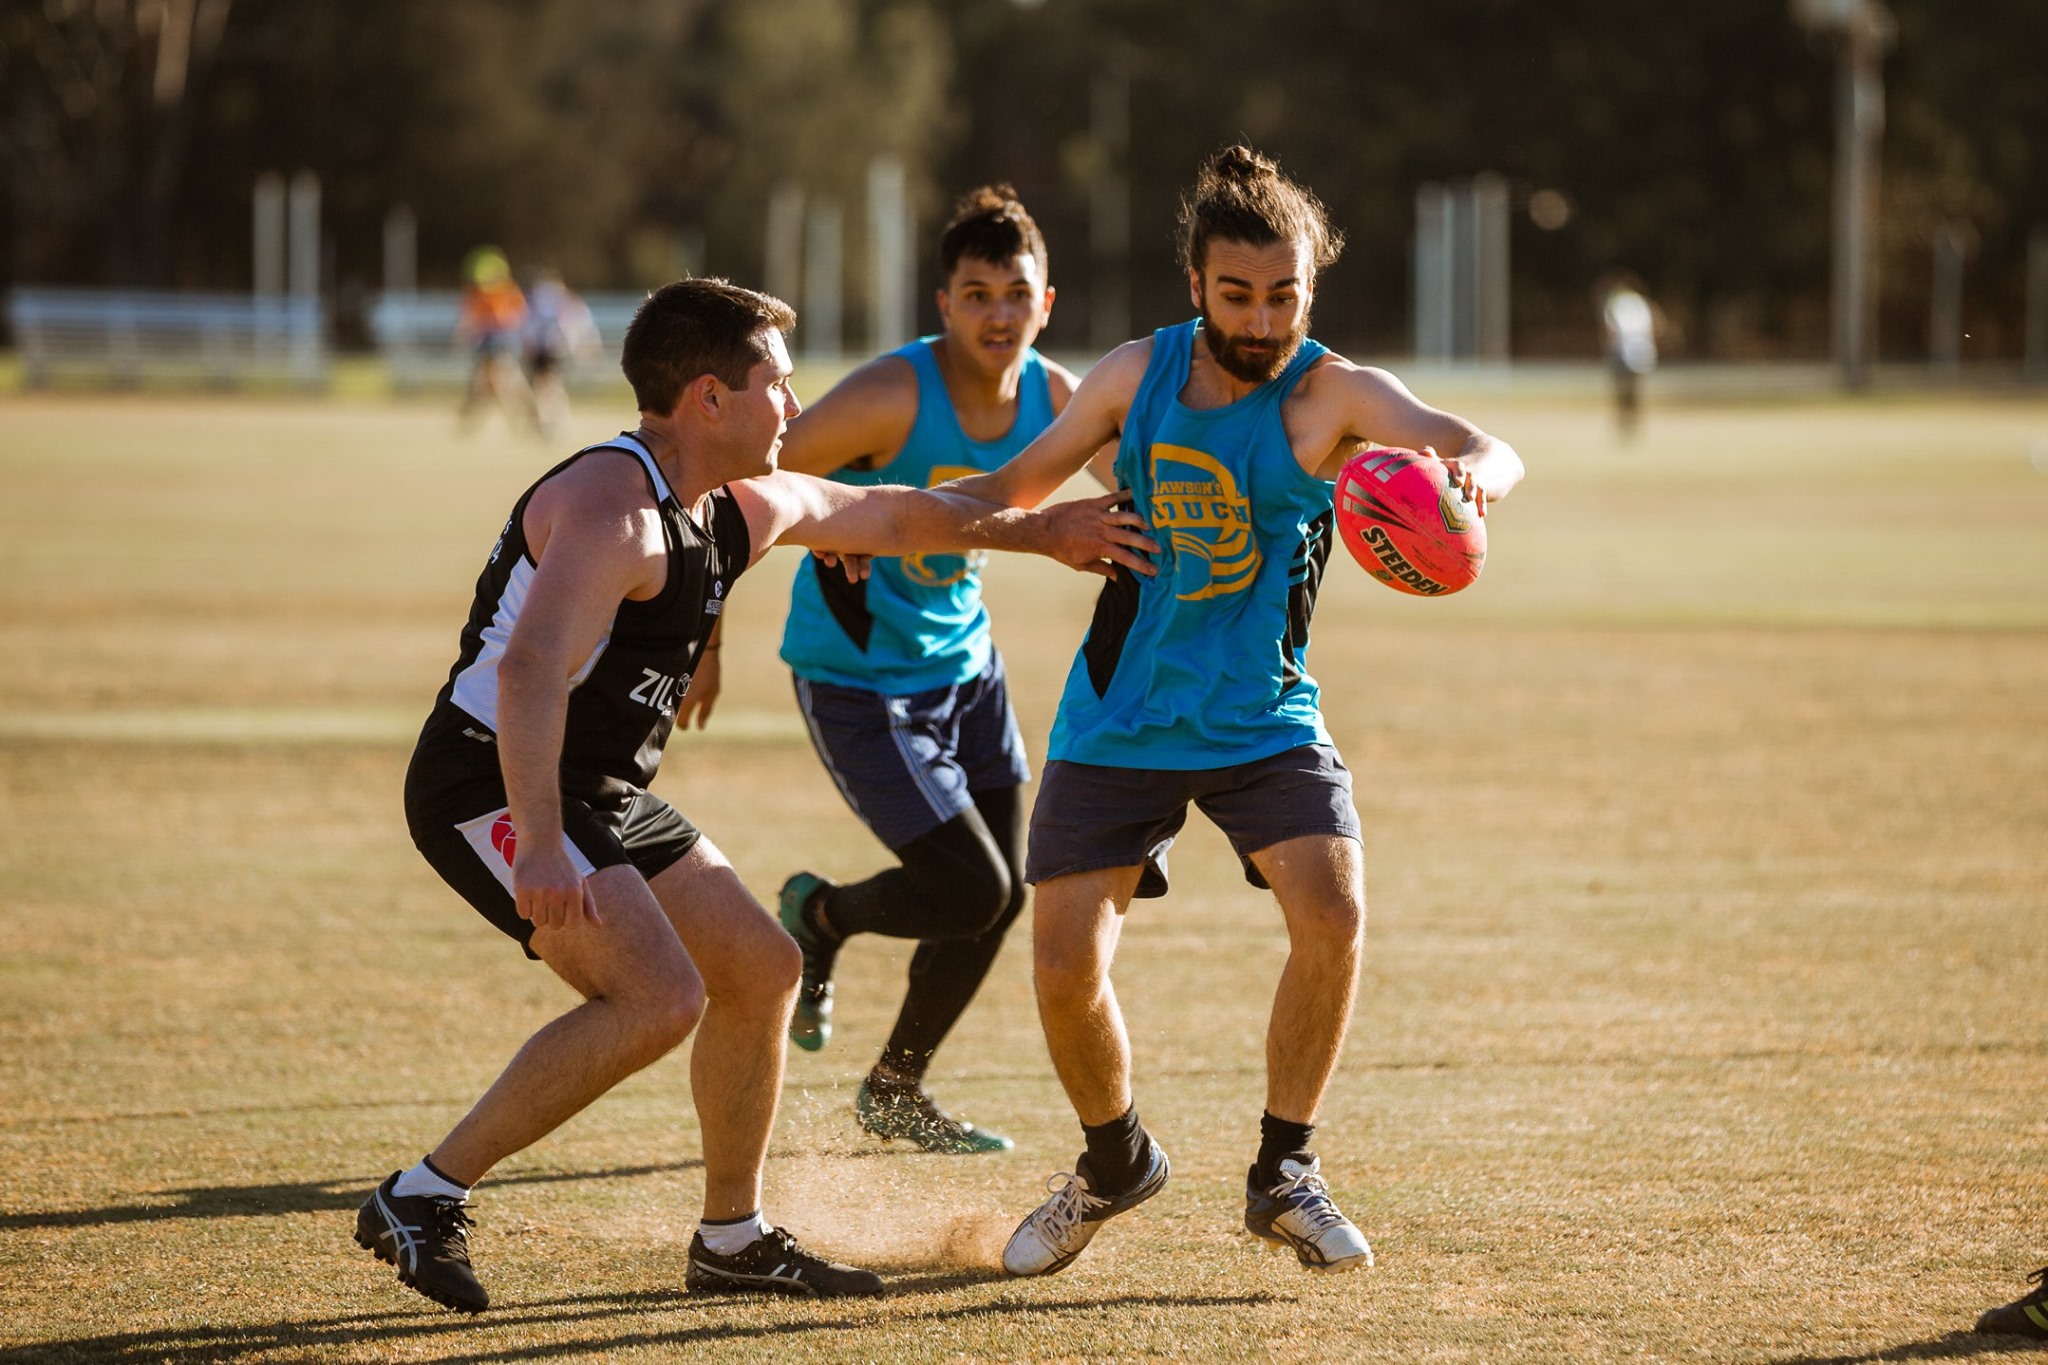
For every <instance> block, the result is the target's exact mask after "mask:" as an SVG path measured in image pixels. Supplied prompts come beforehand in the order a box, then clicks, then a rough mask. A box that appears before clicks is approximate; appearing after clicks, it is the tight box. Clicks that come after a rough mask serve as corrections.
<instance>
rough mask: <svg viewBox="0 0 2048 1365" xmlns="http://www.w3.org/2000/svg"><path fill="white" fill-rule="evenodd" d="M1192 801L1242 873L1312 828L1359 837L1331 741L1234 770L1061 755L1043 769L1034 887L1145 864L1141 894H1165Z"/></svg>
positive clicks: (1027, 874) (1345, 773)
mask: <svg viewBox="0 0 2048 1365" xmlns="http://www.w3.org/2000/svg"><path fill="white" fill-rule="evenodd" d="M1190 801H1192V802H1194V804H1195V805H1196V806H1198V807H1199V808H1200V809H1201V812H1202V814H1204V815H1206V816H1208V817H1209V819H1210V820H1211V821H1212V822H1214V824H1215V825H1216V828H1218V829H1220V830H1222V831H1223V833H1224V835H1225V836H1226V837H1227V838H1229V840H1230V846H1231V847H1232V848H1234V849H1236V850H1237V856H1238V860H1239V861H1240V862H1242V863H1243V864H1244V879H1245V880H1246V881H1248V882H1250V883H1251V884H1252V885H1253V886H1256V887H1258V888H1260V889H1261V890H1265V889H1268V888H1267V886H1266V879H1265V878H1264V877H1262V876H1260V875H1259V870H1258V869H1257V868H1256V867H1254V866H1252V860H1251V855H1252V854H1254V853H1257V852H1258V851H1259V850H1260V849H1262V848H1271V847H1272V846H1273V845H1274V844H1278V843H1284V842H1286V841H1287V840H1289V839H1299V838H1301V837H1303V836H1304V835H1310V834H1332V835H1337V836H1339V837H1342V838H1346V839H1357V838H1358V837H1359V829H1358V808H1357V807H1356V806H1354V805H1353V804H1352V801H1351V770H1350V769H1349V768H1346V767H1345V766H1344V760H1343V759H1341V758H1339V757H1337V751H1336V750H1335V749H1334V748H1332V747H1330V746H1329V745H1327V744H1304V745H1302V746H1301V747H1300V748H1298V749H1289V750H1287V751H1286V752H1284V753H1278V754H1275V755H1273V756H1272V757H1271V758H1261V759H1255V760H1253V761H1252V762H1250V763H1239V764H1236V765H1234V766H1232V767H1228V768H1198V769H1194V770H1191V771H1179V770H1173V769H1160V768H1108V767H1100V766H1097V765H1095V764H1092V763H1068V762H1064V761H1056V762H1052V763H1048V764H1046V765H1045V771H1044V772H1043V773H1041V774H1040V775H1039V781H1038V801H1037V803H1036V804H1035V805H1034V806H1033V807H1032V808H1031V849H1030V852H1029V854H1028V855H1027V856H1026V859H1025V863H1024V880H1025V881H1027V882H1029V883H1031V884H1032V885H1034V886H1036V885H1037V884H1038V883H1040V882H1048V881H1051V880H1052V879H1053V878H1055V877H1065V876H1069V875H1071V874H1073V873H1076V872H1095V871H1099V870H1101V869H1103V868H1109V867H1142V868H1143V869H1144V871H1143V872H1141V873H1140V874H1139V877H1138V890H1137V895H1138V896H1139V897H1140V898H1143V897H1148V896H1163V895H1165V894H1166V853H1167V850H1168V849H1170V848H1172V847H1173V839H1174V836H1175V835H1177V834H1179V833H1180V828H1181V826H1182V825H1184V824H1186V823H1187V818H1188V803H1189V802H1190Z"/></svg>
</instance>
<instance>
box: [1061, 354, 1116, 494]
mask: <svg viewBox="0 0 2048 1365" xmlns="http://www.w3.org/2000/svg"><path fill="white" fill-rule="evenodd" d="M1043 364H1044V365H1045V387H1046V395H1047V397H1049V398H1051V399H1052V415H1053V416H1054V417H1058V416H1059V415H1060V414H1061V413H1063V412H1065V411H1066V410H1067V401H1068V400H1069V399H1071V398H1072V397H1073V396H1074V391H1075V390H1076V389H1078V388H1080V386H1081V381H1080V379H1079V378H1078V377H1076V376H1075V374H1074V372H1073V371H1072V370H1070V369H1068V368H1067V367H1066V366H1064V365H1062V364H1059V363H1058V362H1057V361H1053V360H1045V361H1043ZM1116 446H1117V443H1116V441H1115V439H1114V438H1112V439H1111V440H1108V441H1105V442H1103V444H1102V445H1101V446H1100V447H1099V448H1098V449H1097V450H1096V452H1095V453H1094V454H1093V455H1090V456H1089V457H1088V472H1089V474H1091V475H1093V476H1094V479H1095V482H1097V483H1099V484H1101V485H1102V486H1103V487H1104V488H1115V487H1116Z"/></svg>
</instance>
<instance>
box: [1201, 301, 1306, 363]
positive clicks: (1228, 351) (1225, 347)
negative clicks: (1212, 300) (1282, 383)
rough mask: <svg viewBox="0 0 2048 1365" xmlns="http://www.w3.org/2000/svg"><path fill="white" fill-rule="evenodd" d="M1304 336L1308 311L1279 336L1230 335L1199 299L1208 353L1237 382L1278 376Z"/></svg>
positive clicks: (1206, 302)
mask: <svg viewBox="0 0 2048 1365" xmlns="http://www.w3.org/2000/svg"><path fill="white" fill-rule="evenodd" d="M1307 336H1308V314H1307V313H1305V312H1304V313H1303V314H1302V315H1301V317H1300V318H1299V319H1298V320H1297V321H1296V322H1295V324H1294V326H1293V327H1292V328H1291V329H1289V330H1288V331H1287V332H1286V333H1285V334H1284V335H1281V336H1265V337H1254V336H1252V335H1250V334H1249V333H1244V334H1239V335H1232V334H1231V333H1229V332H1226V331H1224V330H1223V327H1222V325H1221V324H1220V323H1218V322H1217V321H1216V319H1215V318H1214V317H1213V316H1212V315H1211V314H1210V312H1209V303H1208V300H1207V298H1204V299H1203V301H1202V338H1203V340H1205V341H1207V342H1208V343H1209V354H1210V355H1211V356H1212V357H1214V358H1215V361H1216V363H1217V364H1218V365H1220V366H1222V367H1223V372H1224V373H1225V374H1227V375H1229V376H1230V377H1231V378H1232V379H1235V380H1237V381H1239V382H1240V383H1244V384H1263V383H1265V382H1266V381H1267V380H1269V379H1273V378H1276V377H1278V375H1279V374H1280V372H1281V371H1282V370H1284V369H1286V368H1287V362H1288V361H1290V360H1292V359H1294V353H1295V352H1296V351H1299V350H1300V349H1301V343H1302V341H1303V339H1304V338H1306V337H1307Z"/></svg>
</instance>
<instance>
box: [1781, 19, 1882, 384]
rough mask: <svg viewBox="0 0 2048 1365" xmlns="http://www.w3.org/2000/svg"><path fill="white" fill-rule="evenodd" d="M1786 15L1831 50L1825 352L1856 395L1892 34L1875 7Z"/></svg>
mask: <svg viewBox="0 0 2048 1365" xmlns="http://www.w3.org/2000/svg"><path fill="white" fill-rule="evenodd" d="M1792 13H1793V16H1794V17H1795V18H1796V19H1798V20H1799V22H1800V23H1802V24H1804V25H1805V26H1806V27H1807V28H1809V29H1811V30H1813V31H1814V32H1816V33H1822V34H1826V35H1827V36H1828V37H1829V38H1830V39H1831V40H1832V41H1833V43H1834V47H1835V60H1836V63H1837V64H1836V67H1835V193H1834V202H1835V208H1834V219H1835V230H1834V239H1835V247H1834V284H1833V290H1832V301H1831V312H1832V328H1831V331H1832V333H1833V341H1832V345H1833V351H1834V361H1835V369H1836V372H1837V373H1838V374H1839V375H1840V377H1841V381H1842V385H1843V387H1844V388H1849V389H1860V388H1863V387H1864V386H1865V385H1867V384H1868V383H1869V382H1870V364H1871V360H1872V358H1873V353H1874V351H1875V350H1876V346H1875V344H1874V343H1875V334H1876V326H1875V324H1876V318H1877V313H1876V309H1875V307H1874V306H1873V302H1874V295H1875V283H1876V270H1875V268H1874V266H1873V264H1872V260H1871V245H1872V239H1873V237H1874V236H1875V233H1874V231H1873V220H1874V219H1875V217H1876V213H1877V179H1878V143H1879V139H1880V138H1881V137H1882V136H1883V134H1884V74H1883V64H1884V54H1885V49H1887V48H1888V47H1890V46H1891V42H1892V36H1893V34H1894V33H1895V32H1896V26H1895V25H1894V24H1893V22H1892V16H1891V11H1890V10H1888V9H1886V8H1885V6H1884V3H1883V0H1792Z"/></svg>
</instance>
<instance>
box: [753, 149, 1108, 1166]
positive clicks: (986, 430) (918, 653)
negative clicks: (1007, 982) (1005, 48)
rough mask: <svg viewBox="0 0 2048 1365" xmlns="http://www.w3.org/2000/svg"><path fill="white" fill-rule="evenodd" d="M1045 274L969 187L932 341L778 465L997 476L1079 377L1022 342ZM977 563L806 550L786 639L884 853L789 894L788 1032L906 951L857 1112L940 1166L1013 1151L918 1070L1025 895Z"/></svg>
mask: <svg viewBox="0 0 2048 1365" xmlns="http://www.w3.org/2000/svg"><path fill="white" fill-rule="evenodd" d="M1046 265H1047V254H1046V249H1045V238H1044V237H1043V236H1042V235H1041V234H1040V232H1039V230H1038V225H1037V224H1036V223H1035V222H1033V221H1032V218H1031V215H1030V214H1029V213H1028V212H1026V210H1025V208H1024V205H1023V204H1022V203H1020V202H1018V199H1017V196H1016V192H1015V191H1014V190H1012V189H1011V188H1010V187H1009V186H1008V185H985V186H982V187H980V188H978V189H975V190H973V191H971V192H969V193H968V194H966V195H965V196H963V197H962V198H961V199H960V201H959V202H958V204H957V205H956V206H955V210H954V214H953V218H952V221H951V222H949V223H948V224H947V225H946V227H945V229H944V231H943V232H942V233H941V235H940V239H939V269H940V273H941V278H942V280H943V283H942V284H941V286H940V288H939V290H938V308H939V317H940V320H941V323H942V328H941V331H940V333H939V334H938V335H937V336H928V337H923V338H920V339H919V340H916V341H913V342H911V343H910V344H908V345H906V346H903V347H901V348H899V349H898V350H895V351H892V352H890V353H889V354H888V355H885V356H882V357H880V358H879V359H876V360H873V361H870V362H869V363H868V364H866V365H864V366H862V367H861V368H859V369H857V370H855V371H854V372H853V373H852V374H850V375H848V376H847V377H846V378H845V379H844V380H842V381H841V382H840V383H839V384H838V385H837V386H835V387H834V388H833V389H832V391H831V392H830V393H828V394H826V395H825V396H824V398H822V399H820V400H819V401H818V402H817V403H816V404H815V405H813V406H812V407H811V408H810V409H809V410H807V411H806V412H804V413H803V415H802V416H800V417H798V418H797V419H796V420H795V421H794V422H792V423H791V424H790V429H789V435H788V437H787V438H786V439H785V440H784V441H783V446H782V464H783V467H784V468H786V469H795V470H801V471H803V472H805V473H809V474H817V475H820V476H822V477H827V478H830V479H833V480H835V481H837V482H840V483H844V484H849V485H852V486H855V487H862V486H871V485H876V484H907V485H909V486H912V487H918V488H922V487H927V486H931V485H936V484H941V483H944V482H946V481H947V480H949V479H956V478H960V477H962V476H965V475H969V474H979V473H982V472H985V471H987V470H991V469H996V468H999V467H1001V465H1002V464H1003V463H1004V461H1006V460H1008V459H1010V458H1011V457H1012V456H1014V455H1016V453H1017V452H1018V451H1020V450H1022V449H1023V448H1024V447H1025V446H1027V445H1029V444H1030V443H1031V441H1032V440H1033V439H1034V438H1035V437H1037V436H1038V434H1039V433H1040V432H1042V431H1044V430H1045V428H1046V427H1047V426H1048V425H1050V424H1051V422H1052V420H1053V418H1054V417H1055V416H1057V415H1058V413H1059V412H1060V410H1061V409H1062V408H1064V407H1065V406H1066V404H1067V399H1068V398H1069V397H1071V396H1072V394H1073V392H1074V388H1075V385H1076V383H1077V381H1076V380H1075V378H1074V376H1073V375H1072V374H1071V373H1069V372H1068V371H1067V370H1066V369H1064V368H1062V367H1061V366H1059V365H1058V364H1055V363H1053V362H1052V361H1049V360H1047V359H1045V358H1044V357H1043V356H1041V355H1039V353H1038V352H1037V350H1035V349H1034V348H1033V344H1032V343H1033V342H1034V341H1036V340H1037V338H1038V334H1039V332H1040V330H1041V329H1043V328H1044V326H1045V324H1046V321H1047V319H1048V318H1049V317H1050V316H1051V314H1052V305H1053V289H1052V286H1051V285H1050V284H1049V283H1047V279H1046ZM1105 467H1106V463H1105ZM985 559H986V556H985V555H967V556H960V555H912V556H909V557H907V558H899V559H878V560H875V561H873V563H872V564H871V565H870V566H869V573H868V576H867V577H866V578H864V579H862V580H861V581H859V582H849V581H848V579H847V578H846V576H845V575H843V574H842V573H840V572H839V571H838V570H837V569H836V568H834V567H832V566H830V565H828V564H827V563H826V562H825V561H823V560H821V559H815V558H814V559H811V560H809V561H807V562H805V563H804V564H802V565H800V566H799V567H798V569H797V574H796V581H795V583H794V584H793V585H792V591H791V600H790V609H789V619H788V622H787V625H786V626H785V628H784V634H783V639H782V658H783V661H784V662H785V663H787V664H788V665H789V666H790V670H791V672H792V674H793V677H794V681H795V686H796V699H797V705H798V708H799V709H800V710H801V711H802V712H803V716H804V721H805V723H806V725H807V726H808V727H809V730H810V735H811V743H812V745H813V746H814V747H815V748H816V750H817V753H818V757H819V759H820V760H821V761H822V762H823V763H824V765H825V769H826V771H827V772H828V773H830V774H831V776H832V779H833V781H834V782H835V783H836V784H837V785H838V788H839V792H840V795H842V796H843V797H845V799H846V803H847V805H849V806H850V807H852V809H853V812H854V814H855V815H857V816H859V817H860V819H861V821H862V822H863V823H864V824H866V825H867V827H868V828H869V830H871V831H872V832H873V833H874V835H875V837H876V838H877V839H878V840H880V841H881V843H882V844H883V846H884V847H885V848H887V849H888V850H889V851H890V852H891V853H892V854H894V855H895V858H896V860H897V863H896V865H895V866H893V867H889V868H885V869H883V870H882V871H880V872H877V873H875V874H874V875H872V876H869V877H865V878H863V879H861V880H859V881H855V882H850V883H847V884H846V885H843V886H841V885H835V884H833V883H832V882H829V881H827V880H825V879H824V878H822V877H819V876H817V875H815V874H814V873H810V872H799V873H797V874H796V875H795V876H792V877H791V878H790V879H789V880H788V881H787V882H786V883H785V884H784V885H783V888H782V894H781V913H782V923H783V927H784V928H786V929H787V930H789V932H790V935H791V936H792V937H794V938H795V939H796V941H797V943H798V944H799V945H800V946H801V947H802V948H803V951H804V977H803V987H802V989H801V990H800V991H799V993H798V995H797V1004H796V1013H795V1016H794V1017H793V1019H792V1020H791V1023H790V1037H791V1039H792V1040H794V1041H795V1043H796V1044H797V1046H798V1047H801V1048H805V1049H808V1050H810V1051H813V1052H815V1051H817V1050H818V1049H820V1048H822V1047H824V1045H825V1043H826V1040H827V1039H829V1038H830V1037H831V1036H832V1003H833V988H832V972H833V967H834V963H835V961H836V959H837V956H838V953H839V950H840V948H841V946H842V945H844V944H845V943H846V941H847V940H848V939H849V938H852V937H853V936H855V935H857V934H880V935H883V936H885V937H889V938H909V939H916V940H918V946H917V951H916V953H915V954H914V955H913V956H912V958H911V962H910V980H909V985H908V988H907V990H906V991H905V993H904V997H903V1003H902V1007H901V1009H900V1010H899V1011H898V1013H897V1016H896V1023H895V1027H894V1029H893V1030H892V1032H891V1033H890V1035H889V1039H888V1043H887V1044H886V1046H885V1047H884V1048H883V1051H882V1055H881V1058H880V1059H879V1060H878V1061H877V1062H876V1063H875V1065H874V1066H873V1068H872V1069H870V1070H869V1072H868V1073H867V1076H866V1078H865V1079H864V1080H862V1082H861V1084H860V1088H859V1090H858V1091H857V1092H856V1094H855V1097H854V1114H855V1117H856V1119H857V1121H858V1122H859V1124H860V1126H861V1127H862V1128H863V1129H865V1130H866V1131H867V1132H869V1133H871V1134H873V1135H875V1136H877V1137H880V1138H883V1139H885V1140H888V1139H902V1140H905V1141H908V1142H910V1143H912V1144H914V1145H916V1146H918V1147H920V1148H923V1149H924V1150H925V1151H928V1152H941V1153H947V1154H953V1155H967V1154H971V1153H977V1152H1001V1151H1008V1150H1009V1148H1010V1146H1011V1143H1010V1139H1009V1138H1007V1137H1004V1136H1002V1135H1001V1134H999V1133H994V1132H990V1131H988V1130H987V1129H983V1128H977V1127H976V1126H975V1125H973V1124H971V1123H966V1122H963V1121H961V1120H960V1119H958V1118H955V1117H954V1116H953V1115H951V1114H948V1113H946V1112H945V1111H944V1110H943V1109H941V1108H940V1107H939V1105H938V1103H937V1101H936V1100H934V1099H933V1098H932V1096H931V1094H930V1093H929V1092H928V1091H927V1090H926V1089H925V1085H924V1079H925V1074H926V1072H927V1070H928V1069H929V1067H930V1066H931V1062H932V1056H933V1054H934V1053H935V1052H936V1051H937V1050H938V1047H939V1045H940V1043H942V1042H944V1041H945V1038H946V1035H947V1034H948V1033H949V1032H951V1030H952V1028H953V1025H954V1024H955V1022H957V1021H958V1020H959V1018H960V1016H961V1015H962V1013H964V1012H965V1010H966V1009H967V1006H968V1003H969V1002H970V1001H972V1000H973V999H974V995H975V992H976V991H977V990H978V989H979V988H980V986H981V983H982V981H983V980H984V979H985V978H986V977H987V976H988V973H989V969H990V968H991V967H992V966H993V965H994V964H995V960H996V954H997V952H998V950H999V949H1000V948H1001V947H1002V942H1003V936H1004V934H1005V933H1006V932H1007V931H1008V929H1009V927H1010V925H1011V923H1012V922H1013V921H1015V919H1016V918H1017V914H1018V912H1019V911H1020V910H1021V909H1022V908H1023V906H1024V894H1025V893H1024V808H1023V803H1022V800H1021V798H1020V792H1021V787H1022V784H1023V783H1024V782H1025V781H1027V780H1028V779H1029V778H1030V776H1031V772H1030V768H1029V766H1028V765H1027V763H1026V760H1025V755H1024V744H1023V739H1022V737H1021V735H1020V734H1019V732H1018V729H1017V718H1016V715H1015V714H1014V712H1013V711H1012V710H1011V707H1010V698H1009V690H1008V679H1007V675H1006V673H1005V670H1004V667H1003V659H1002V655H1001V654H1000V653H998V652H997V651H996V649H995V647H994V645H993V644H992V642H991V640H990V637H989V615H988V609H987V608H986V607H985V606H983V605H982V599H981V571H982V565H983V561H984V560H985Z"/></svg>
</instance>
